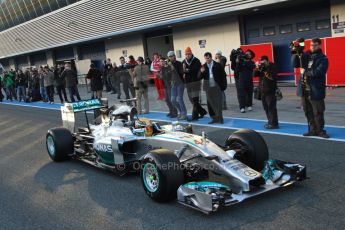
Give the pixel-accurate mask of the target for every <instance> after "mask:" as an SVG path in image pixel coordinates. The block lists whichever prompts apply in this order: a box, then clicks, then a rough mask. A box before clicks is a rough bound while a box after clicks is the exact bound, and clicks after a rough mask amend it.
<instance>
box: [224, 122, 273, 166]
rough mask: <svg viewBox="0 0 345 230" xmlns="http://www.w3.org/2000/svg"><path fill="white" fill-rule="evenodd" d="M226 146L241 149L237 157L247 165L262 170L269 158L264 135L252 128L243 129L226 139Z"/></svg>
mask: <svg viewBox="0 0 345 230" xmlns="http://www.w3.org/2000/svg"><path fill="white" fill-rule="evenodd" d="M225 147H226V148H228V149H233V150H235V149H236V150H240V154H239V156H237V158H236V159H238V160H239V161H241V162H242V163H244V164H246V165H247V166H249V167H251V168H252V169H255V170H256V171H261V170H262V169H263V168H264V165H265V161H267V160H268V147H267V144H266V142H265V140H264V139H263V138H262V136H261V135H260V134H259V133H257V132H255V131H254V130H250V129H241V130H238V131H236V132H234V133H233V134H231V135H230V137H229V138H228V139H227V140H226V141H225Z"/></svg>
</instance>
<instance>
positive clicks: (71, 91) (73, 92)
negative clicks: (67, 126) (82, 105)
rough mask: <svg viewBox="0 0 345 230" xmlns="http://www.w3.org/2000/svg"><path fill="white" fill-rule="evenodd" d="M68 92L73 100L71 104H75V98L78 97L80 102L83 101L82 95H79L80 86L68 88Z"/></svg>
mask: <svg viewBox="0 0 345 230" xmlns="http://www.w3.org/2000/svg"><path fill="white" fill-rule="evenodd" d="M68 92H69V96H70V98H71V102H75V100H74V96H76V97H77V99H78V101H80V100H81V99H80V95H79V91H78V86H72V87H68Z"/></svg>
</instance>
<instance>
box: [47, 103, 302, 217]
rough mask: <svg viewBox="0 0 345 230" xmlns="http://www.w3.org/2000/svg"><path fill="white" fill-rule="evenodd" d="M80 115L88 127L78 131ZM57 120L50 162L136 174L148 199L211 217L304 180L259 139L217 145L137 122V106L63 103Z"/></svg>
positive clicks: (183, 130)
mask: <svg viewBox="0 0 345 230" xmlns="http://www.w3.org/2000/svg"><path fill="white" fill-rule="evenodd" d="M133 101H134V100H133ZM133 101H131V100H127V101H124V102H125V103H127V104H128V103H132V102H133ZM92 111H93V112H94V114H95V121H94V122H93V124H90V123H89V118H88V113H90V112H92ZM82 112H83V113H85V120H86V125H85V127H75V126H76V118H75V115H76V114H77V113H82ZM61 114H62V121H63V127H60V128H52V129H50V130H48V133H47V136H46V146H47V151H48V154H49V156H50V157H51V159H52V160H53V161H65V160H68V159H76V160H80V161H83V162H86V163H88V164H90V165H93V166H96V167H99V168H102V169H106V170H110V171H112V172H114V173H116V174H119V175H124V174H126V173H129V172H140V180H141V182H142V185H143V188H144V191H145V193H146V194H147V195H148V196H149V197H150V198H151V199H153V200H155V201H158V202H167V201H170V200H173V199H176V197H177V200H178V202H179V203H181V204H183V205H186V206H188V207H191V208H194V209H197V210H199V211H202V212H204V213H207V214H208V213H211V212H215V211H217V210H218V209H219V208H220V207H223V206H229V205H233V204H236V203H239V202H242V201H244V200H246V199H248V198H251V197H254V196H257V195H259V194H261V193H265V192H268V191H271V190H274V189H278V188H281V187H285V186H288V185H291V184H293V183H295V182H296V181H301V180H304V179H306V167H305V166H303V165H300V164H295V163H291V162H285V161H280V160H270V159H269V157H268V148H267V145H266V143H265V141H264V139H263V138H262V137H261V136H260V134H258V133H257V132H255V131H252V130H239V131H236V132H234V133H232V134H231V135H230V136H229V137H228V138H227V139H226V140H225V143H224V146H220V145H218V144H215V143H214V142H212V141H211V139H210V138H211V137H210V138H209V137H207V135H206V133H205V132H202V135H201V136H199V135H195V134H193V130H192V127H191V126H190V125H188V124H187V125H182V124H179V123H177V122H175V123H172V124H168V125H162V126H161V125H159V124H158V123H157V122H154V121H150V120H148V119H145V118H141V117H138V115H137V110H136V109H135V107H131V106H129V105H126V104H123V105H118V106H111V107H108V105H107V100H106V99H101V100H100V99H93V100H87V101H80V102H76V103H66V104H65V105H64V106H62V107H61Z"/></svg>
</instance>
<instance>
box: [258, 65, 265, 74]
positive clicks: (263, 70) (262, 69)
mask: <svg viewBox="0 0 345 230" xmlns="http://www.w3.org/2000/svg"><path fill="white" fill-rule="evenodd" d="M258 70H259V71H260V72H266V71H267V66H266V65H265V64H262V63H260V64H259V65H258Z"/></svg>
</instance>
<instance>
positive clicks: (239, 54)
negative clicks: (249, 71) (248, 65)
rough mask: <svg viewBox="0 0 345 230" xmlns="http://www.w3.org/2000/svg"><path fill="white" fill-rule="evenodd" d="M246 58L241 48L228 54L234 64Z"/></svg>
mask: <svg viewBox="0 0 345 230" xmlns="http://www.w3.org/2000/svg"><path fill="white" fill-rule="evenodd" d="M245 57H246V55H245V54H244V52H243V50H242V49H241V48H238V49H236V50H235V49H233V50H232V51H231V54H230V61H232V62H235V61H236V59H239V60H243V59H244V58H245Z"/></svg>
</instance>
